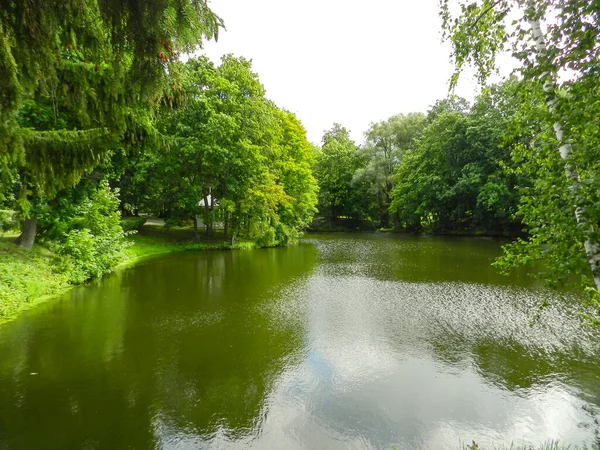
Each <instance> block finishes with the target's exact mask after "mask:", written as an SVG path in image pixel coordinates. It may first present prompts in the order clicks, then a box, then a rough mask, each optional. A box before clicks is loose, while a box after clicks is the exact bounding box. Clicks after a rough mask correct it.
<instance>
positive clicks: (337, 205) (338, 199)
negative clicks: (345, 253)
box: [314, 123, 370, 226]
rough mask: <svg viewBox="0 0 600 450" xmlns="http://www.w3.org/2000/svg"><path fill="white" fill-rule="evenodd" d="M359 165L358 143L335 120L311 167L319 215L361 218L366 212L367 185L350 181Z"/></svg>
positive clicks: (360, 165) (367, 213) (368, 204)
mask: <svg viewBox="0 0 600 450" xmlns="http://www.w3.org/2000/svg"><path fill="white" fill-rule="evenodd" d="M361 167H362V161H361V159H360V157H359V155H358V146H357V145H356V144H355V143H354V141H352V139H350V133H349V132H348V130H347V129H346V128H344V127H342V126H341V125H340V124H337V123H336V124H334V125H333V127H332V128H331V130H328V131H326V132H325V134H324V135H323V145H322V147H321V149H320V150H318V151H317V157H316V164H315V169H314V171H315V177H316V178H317V180H318V183H319V204H318V205H319V206H318V208H319V211H320V214H321V215H322V216H324V217H327V218H328V219H329V220H330V221H334V220H335V219H337V218H339V217H351V218H356V219H360V218H364V217H368V216H369V206H370V198H369V196H368V195H366V192H365V190H366V189H365V188H366V186H364V184H363V183H360V182H354V183H353V177H354V174H355V173H356V171H357V170H358V169H360V168H361ZM330 226H331V224H330Z"/></svg>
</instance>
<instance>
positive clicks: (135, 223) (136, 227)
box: [121, 217, 146, 234]
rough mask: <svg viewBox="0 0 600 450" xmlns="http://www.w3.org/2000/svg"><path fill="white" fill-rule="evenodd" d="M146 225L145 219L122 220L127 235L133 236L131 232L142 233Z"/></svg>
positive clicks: (130, 218) (122, 226)
mask: <svg viewBox="0 0 600 450" xmlns="http://www.w3.org/2000/svg"><path fill="white" fill-rule="evenodd" d="M145 223H146V219H144V218H143V217H126V218H124V219H121V228H122V229H123V232H124V233H125V234H131V232H137V231H141V230H142V227H143V226H144V224H145Z"/></svg>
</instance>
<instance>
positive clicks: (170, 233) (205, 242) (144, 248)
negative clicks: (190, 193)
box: [123, 226, 256, 266]
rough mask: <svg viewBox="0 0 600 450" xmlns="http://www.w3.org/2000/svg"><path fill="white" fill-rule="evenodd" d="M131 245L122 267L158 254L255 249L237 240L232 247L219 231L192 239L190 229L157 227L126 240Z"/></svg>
mask: <svg viewBox="0 0 600 450" xmlns="http://www.w3.org/2000/svg"><path fill="white" fill-rule="evenodd" d="M128 240H130V241H131V242H133V245H132V246H131V247H129V248H128V249H127V256H128V259H127V260H126V261H124V263H123V265H127V266H128V265H131V264H132V263H135V261H136V260H138V259H140V258H144V257H147V256H152V255H157V254H160V253H170V252H179V251H198V250H231V249H251V248H256V244H255V243H254V242H250V241H244V240H238V241H236V242H235V244H234V245H233V246H231V243H230V241H229V239H225V238H224V236H223V233H222V232H221V231H220V230H215V232H214V234H213V236H205V235H204V234H203V233H199V235H198V237H197V238H195V237H194V233H193V230H191V229H190V228H171V229H165V228H163V227H158V226H145V227H144V229H143V230H142V231H141V232H140V233H137V234H134V235H132V236H130V237H129V238H128Z"/></svg>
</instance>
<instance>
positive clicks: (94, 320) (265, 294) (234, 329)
mask: <svg viewBox="0 0 600 450" xmlns="http://www.w3.org/2000/svg"><path fill="white" fill-rule="evenodd" d="M500 252H501V250H500V243H499V242H497V241H495V240H492V239H486V238H441V237H415V236H397V235H387V234H356V235H351V234H330V235H308V236H307V238H305V239H304V240H303V242H302V243H301V244H300V245H297V246H293V247H289V248H278V249H260V250H248V251H214V252H198V253H177V254H170V255H167V256H162V257H158V258H154V259H149V260H146V261H144V262H142V263H140V264H138V265H137V266H135V267H133V268H130V269H127V270H123V271H120V272H117V273H115V274H113V275H110V276H108V277H105V278H104V279H102V280H100V281H98V282H95V283H92V284H90V285H87V286H82V287H78V288H76V289H74V290H73V291H71V292H69V293H68V294H66V295H65V296H63V298H61V299H60V300H57V301H53V302H49V303H46V304H44V305H42V306H40V307H38V308H36V309H34V310H32V311H29V312H27V313H25V314H23V315H22V316H21V317H20V318H19V319H18V320H16V321H14V322H11V323H8V324H6V325H4V326H2V327H0V449H11V450H12V449H38V448H39V449H41V448H43V449H67V448H69V449H71V448H73V449H74V448H77V449H119V448H133V449H149V448H161V449H162V448H164V449H198V448H211V449H213V448H215V449H230V448H231V449H241V448H244V449H247V448H256V449H264V448H272V449H318V448H327V449H349V448H350V449H391V448H396V449H405V448H406V449H412V448H416V447H418V448H421V449H423V448H432V449H443V448H447V449H458V448H459V447H460V445H461V443H471V442H472V441H473V440H475V441H476V442H478V443H479V444H480V445H492V444H494V445H500V444H506V445H510V444H511V443H514V444H526V443H531V444H538V443H544V442H547V441H549V440H551V439H560V441H561V442H562V443H565V444H573V445H582V444H584V443H587V444H588V445H590V444H593V443H594V442H598V441H597V440H598V433H599V432H600V426H599V425H598V418H600V332H599V331H598V330H594V329H590V328H586V327H582V326H581V323H582V321H581V319H580V317H579V315H578V311H579V310H580V309H581V306H580V305H579V302H580V299H579V298H578V297H577V295H575V294H568V293H563V294H561V295H560V296H559V295H557V294H554V293H551V292H548V291H546V290H545V289H544V288H543V287H542V286H540V285H538V284H536V282H535V281H533V280H532V279H531V278H530V277H528V276H526V274H523V273H521V274H516V275H514V276H512V277H510V278H507V277H503V276H501V275H499V274H498V273H497V272H496V270H495V269H494V268H492V267H491V266H490V263H491V262H492V261H493V259H494V258H495V257H496V256H497V255H499V254H500Z"/></svg>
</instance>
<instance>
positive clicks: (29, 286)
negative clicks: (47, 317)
mask: <svg viewBox="0 0 600 450" xmlns="http://www.w3.org/2000/svg"><path fill="white" fill-rule="evenodd" d="M14 241H15V238H14V237H11V238H0V323H2V322H4V321H7V320H10V319H12V318H14V317H15V316H16V314H17V313H18V312H20V311H22V310H25V309H27V308H28V307H30V306H32V305H34V304H36V303H38V302H39V301H41V300H43V299H44V298H47V297H48V296H53V295H56V294H59V293H61V292H63V291H65V290H66V289H68V288H69V286H70V283H69V277H68V275H66V274H64V273H60V272H59V271H58V270H57V269H56V268H55V264H54V261H55V257H54V255H53V254H52V253H50V252H49V251H48V250H46V249H45V248H43V247H41V246H36V247H35V248H34V249H33V250H32V251H26V250H23V249H20V248H18V247H17V246H16V245H15V242H14Z"/></svg>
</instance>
